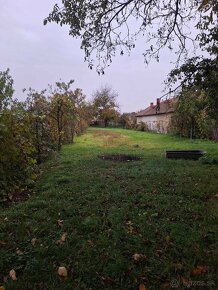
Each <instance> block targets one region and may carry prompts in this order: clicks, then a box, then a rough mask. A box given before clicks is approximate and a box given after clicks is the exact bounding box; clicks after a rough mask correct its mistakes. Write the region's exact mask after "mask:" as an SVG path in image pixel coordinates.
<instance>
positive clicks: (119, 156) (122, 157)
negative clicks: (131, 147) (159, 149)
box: [98, 154, 142, 162]
mask: <svg viewBox="0 0 218 290" xmlns="http://www.w3.org/2000/svg"><path fill="white" fill-rule="evenodd" d="M98 158H100V159H102V160H109V161H118V162H130V161H140V160H142V157H138V156H132V155H124V154H117V155H98Z"/></svg>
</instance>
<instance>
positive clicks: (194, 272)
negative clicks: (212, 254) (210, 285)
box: [191, 266, 208, 276]
mask: <svg viewBox="0 0 218 290" xmlns="http://www.w3.org/2000/svg"><path fill="white" fill-rule="evenodd" d="M207 271H208V267H206V266H197V267H195V268H194V269H193V270H192V272H191V274H192V275H193V276H195V275H200V274H203V273H206V272H207Z"/></svg>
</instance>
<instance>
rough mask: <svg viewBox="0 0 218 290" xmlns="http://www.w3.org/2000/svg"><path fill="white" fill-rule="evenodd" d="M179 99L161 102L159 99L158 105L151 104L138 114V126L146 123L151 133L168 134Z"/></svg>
mask: <svg viewBox="0 0 218 290" xmlns="http://www.w3.org/2000/svg"><path fill="white" fill-rule="evenodd" d="M177 102H178V97H175V98H172V99H167V100H164V101H162V102H161V101H160V99H157V103H156V105H154V103H150V106H149V107H148V108H146V109H145V110H142V111H140V112H138V113H137V114H136V121H137V125H139V124H140V123H144V124H145V126H146V127H147V129H148V130H149V131H153V132H158V133H167V132H168V131H169V123H170V120H171V117H172V116H173V114H174V112H175V109H176V104H177Z"/></svg>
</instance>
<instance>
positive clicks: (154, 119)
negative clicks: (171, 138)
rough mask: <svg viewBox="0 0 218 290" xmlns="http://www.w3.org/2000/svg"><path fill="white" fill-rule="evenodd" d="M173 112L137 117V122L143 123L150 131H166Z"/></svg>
mask: <svg viewBox="0 0 218 290" xmlns="http://www.w3.org/2000/svg"><path fill="white" fill-rule="evenodd" d="M172 115H173V113H168V114H159V115H152V116H142V117H137V124H140V123H141V122H143V123H145V124H146V125H147V127H148V129H149V130H150V131H154V132H158V133H167V131H168V125H169V122H170V119H171V117H172Z"/></svg>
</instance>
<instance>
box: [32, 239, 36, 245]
mask: <svg viewBox="0 0 218 290" xmlns="http://www.w3.org/2000/svg"><path fill="white" fill-rule="evenodd" d="M36 240H37V239H36V238H33V239H32V240H31V244H32V245H33V246H35V243H36Z"/></svg>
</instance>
